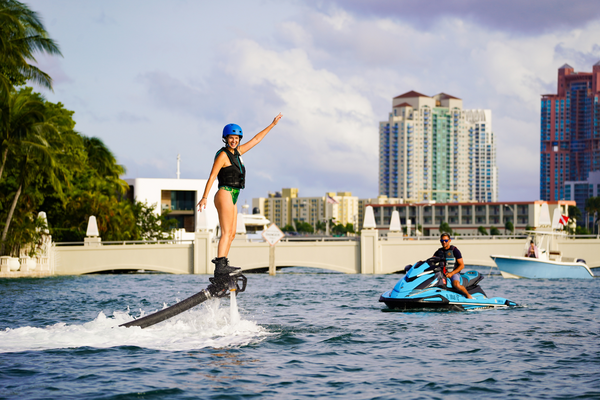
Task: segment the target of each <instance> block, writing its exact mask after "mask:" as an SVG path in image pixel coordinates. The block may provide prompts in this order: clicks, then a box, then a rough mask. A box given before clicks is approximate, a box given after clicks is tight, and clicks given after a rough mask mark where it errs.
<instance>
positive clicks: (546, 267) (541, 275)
mask: <svg viewBox="0 0 600 400" xmlns="http://www.w3.org/2000/svg"><path fill="white" fill-rule="evenodd" d="M490 257H491V258H492V259H493V260H494V262H495V263H496V265H497V266H498V269H499V270H500V273H501V274H502V276H503V277H504V278H509V279H521V278H528V279H563V278H569V279H593V278H594V275H593V274H592V271H591V270H590V269H589V268H588V266H587V265H585V264H583V263H573V262H558V261H542V260H538V259H535V258H527V257H508V256H490Z"/></svg>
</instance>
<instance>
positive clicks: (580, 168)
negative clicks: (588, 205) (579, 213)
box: [540, 62, 600, 201]
mask: <svg viewBox="0 0 600 400" xmlns="http://www.w3.org/2000/svg"><path fill="white" fill-rule="evenodd" d="M599 96H600V62H597V63H596V64H595V65H594V66H593V71H592V72H591V73H589V72H575V70H574V69H573V67H571V66H570V65H569V64H565V65H563V66H562V67H560V68H559V69H558V85H557V93H556V94H545V95H542V113H541V127H540V131H541V132H540V133H541V138H540V139H541V140H540V142H541V154H540V198H541V199H542V200H547V201H555V200H562V199H565V192H564V190H565V188H564V185H565V182H566V181H585V180H586V179H587V178H588V174H589V173H590V171H597V170H600V106H599V105H598V97H599Z"/></svg>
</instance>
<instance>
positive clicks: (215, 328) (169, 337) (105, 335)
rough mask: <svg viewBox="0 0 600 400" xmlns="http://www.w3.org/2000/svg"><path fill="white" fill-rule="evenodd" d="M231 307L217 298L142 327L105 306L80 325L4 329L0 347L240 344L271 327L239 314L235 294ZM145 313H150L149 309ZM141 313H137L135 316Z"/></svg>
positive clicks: (174, 347) (181, 347) (177, 348)
mask: <svg viewBox="0 0 600 400" xmlns="http://www.w3.org/2000/svg"><path fill="white" fill-rule="evenodd" d="M230 308H231V310H230V311H229V312H227V309H226V308H223V307H220V300H219V299H213V300H210V301H207V302H205V303H204V304H202V305H201V306H200V307H195V308H193V309H191V310H188V311H186V312H184V313H182V314H180V315H177V316H175V317H173V318H171V319H168V320H166V321H163V322H161V323H159V324H157V325H154V326H151V327H148V328H146V329H141V328H140V327H131V328H124V327H119V325H121V324H123V323H126V322H129V321H131V320H132V319H133V316H131V315H130V314H129V313H128V312H121V311H115V312H113V315H112V318H108V317H106V315H105V314H104V313H103V312H100V313H99V314H98V316H97V317H96V318H95V319H94V320H93V321H90V322H86V323H83V324H81V325H67V324H65V323H57V324H54V325H49V326H46V327H32V326H25V327H22V328H16V329H10V328H7V329H5V330H4V331H0V353H7V352H20V351H30V350H34V351H35V350H47V349H61V348H78V347H95V348H108V347H117V346H138V347H144V348H149V349H156V350H172V351H183V350H193V349H201V348H205V347H216V348H221V347H237V346H244V345H246V344H248V343H252V342H256V341H259V340H261V339H262V338H263V337H264V336H266V335H267V332H266V331H265V330H264V329H263V328H262V327H260V326H259V325H257V324H256V323H255V322H254V321H248V320H243V319H240V315H239V312H238V308H237V302H236V300H235V296H232V302H231V307H230ZM147 314H150V312H148V313H147ZM137 317H139V316H137Z"/></svg>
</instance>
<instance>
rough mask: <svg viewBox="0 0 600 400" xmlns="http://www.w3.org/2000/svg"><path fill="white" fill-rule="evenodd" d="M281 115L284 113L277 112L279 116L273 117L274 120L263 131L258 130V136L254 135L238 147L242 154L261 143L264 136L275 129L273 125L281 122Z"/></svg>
mask: <svg viewBox="0 0 600 400" xmlns="http://www.w3.org/2000/svg"><path fill="white" fill-rule="evenodd" d="M281 117H283V115H281V113H279V114H277V116H276V117H275V118H274V119H273V122H271V123H270V124H269V126H267V127H266V128H265V129H263V130H262V131H260V132H258V133H257V134H256V136H254V137H253V138H252V139H250V140H249V141H247V142H246V143H244V144H242V145H240V146H239V147H238V150H239V152H240V154H244V153H245V152H247V151H248V150H250V149H251V148H253V147H254V146H256V145H257V144H259V143H260V141H261V140H263V138H264V137H265V136H267V133H269V131H270V130H271V129H273V127H274V126H275V125H277V123H278V122H279V120H280V119H281Z"/></svg>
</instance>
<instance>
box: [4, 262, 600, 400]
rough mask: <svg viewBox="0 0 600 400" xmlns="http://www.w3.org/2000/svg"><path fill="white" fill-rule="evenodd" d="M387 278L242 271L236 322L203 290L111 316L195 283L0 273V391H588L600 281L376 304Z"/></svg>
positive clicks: (356, 395) (597, 387) (599, 321)
mask: <svg viewBox="0 0 600 400" xmlns="http://www.w3.org/2000/svg"><path fill="white" fill-rule="evenodd" d="M487 271H488V270H487V269H482V270H481V272H483V273H487ZM400 277H401V275H381V276H365V275H342V274H334V273H324V272H321V271H318V270H312V269H302V268H294V269H290V270H285V271H284V272H283V273H278V275H277V276H276V277H270V276H268V275H258V274H257V275H248V289H247V291H246V293H242V294H240V295H239V296H238V298H237V305H238V307H239V318H237V317H236V315H235V314H232V313H231V310H230V301H229V300H221V301H218V300H213V301H210V302H208V303H205V304H203V305H201V306H199V307H196V308H194V309H192V310H190V311H188V312H186V313H184V314H181V315H180V316H177V317H175V318H173V319H171V320H168V321H165V322H163V323H161V324H159V325H156V326H154V327H150V328H147V329H144V330H142V329H139V328H118V327H116V326H117V325H119V324H121V323H123V322H126V321H128V320H130V319H131V318H132V316H136V317H137V316H139V315H140V309H141V310H143V311H145V312H146V313H150V312H153V311H155V310H158V309H161V308H163V306H164V304H167V305H171V304H173V303H174V302H176V301H178V300H182V299H184V298H186V297H188V296H190V295H192V294H194V293H196V292H197V291H199V290H200V289H203V288H204V287H206V285H207V283H208V277H207V276H190V275H184V276H181V275H180V276H175V275H162V274H156V275H152V274H141V275H89V276H78V277H57V278H47V279H3V280H0V299H1V300H0V302H1V303H0V304H1V307H0V398H3V399H4V398H6V399H24V398H25V399H69V398H73V399H80V398H85V399H162V398H165V399H167V398H168V399H196V398H204V399H246V398H256V399H260V398H267V399H269V398H278V399H279V398H285V399H305V398H340V399H348V398H351V399H398V398H407V399H465V398H477V399H482V398H484V399H506V398H516V399H522V398H536V399H573V398H577V399H598V398H600V311H599V310H598V307H597V305H598V303H599V302H600V279H593V280H553V281H550V280H505V279H503V278H501V277H500V276H499V275H492V276H487V277H486V278H485V279H484V280H483V281H482V283H481V286H482V287H483V289H484V290H485V291H486V293H487V294H488V296H490V297H493V296H501V297H506V298H508V299H511V300H514V301H516V302H517V303H520V304H522V305H523V306H522V307H519V308H514V309H502V310H484V311H475V312H422V311H421V312H382V309H384V308H385V306H384V305H383V304H382V303H379V302H378V299H379V296H380V294H381V293H382V292H383V291H385V290H389V289H391V288H392V286H393V285H394V283H395V282H396V281H397V280H398V279H399V278H400Z"/></svg>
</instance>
